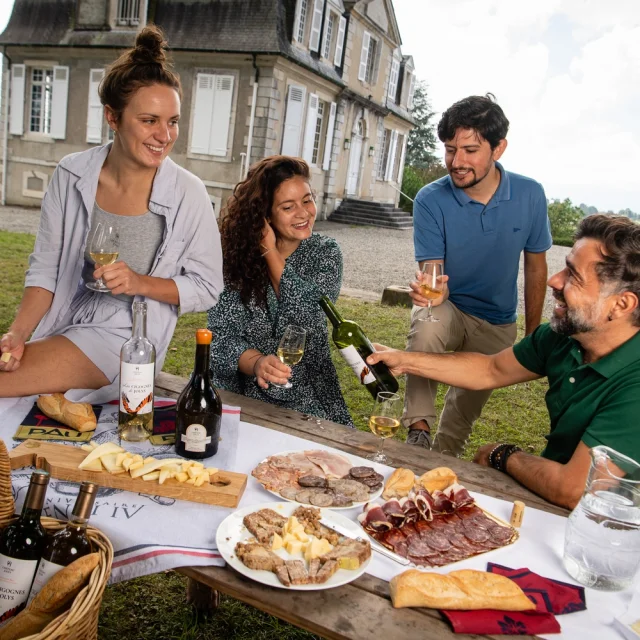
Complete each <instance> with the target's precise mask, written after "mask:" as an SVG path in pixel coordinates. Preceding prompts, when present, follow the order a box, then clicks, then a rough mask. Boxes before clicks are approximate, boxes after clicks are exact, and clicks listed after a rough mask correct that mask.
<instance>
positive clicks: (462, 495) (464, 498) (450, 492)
mask: <svg viewBox="0 0 640 640" xmlns="http://www.w3.org/2000/svg"><path fill="white" fill-rule="evenodd" d="M444 493H445V495H446V496H447V498H449V500H451V502H452V503H453V505H454V506H455V508H456V509H459V508H460V507H466V506H470V505H472V504H474V500H473V498H472V497H471V495H470V494H469V492H468V491H467V490H466V489H465V488H464V487H463V486H462V485H461V484H458V483H455V484H452V485H451V486H450V487H447V488H446V489H445V491H444Z"/></svg>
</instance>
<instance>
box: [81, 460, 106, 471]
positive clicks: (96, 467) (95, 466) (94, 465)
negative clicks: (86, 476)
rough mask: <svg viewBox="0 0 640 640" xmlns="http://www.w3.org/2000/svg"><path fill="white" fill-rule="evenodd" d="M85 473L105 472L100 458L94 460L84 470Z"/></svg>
mask: <svg viewBox="0 0 640 640" xmlns="http://www.w3.org/2000/svg"><path fill="white" fill-rule="evenodd" d="M83 471H104V467H103V466H102V462H100V458H97V459H96V460H92V461H91V462H90V463H89V464H88V465H86V466H85V467H84V468H83Z"/></svg>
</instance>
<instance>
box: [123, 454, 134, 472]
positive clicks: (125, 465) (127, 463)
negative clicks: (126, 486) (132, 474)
mask: <svg viewBox="0 0 640 640" xmlns="http://www.w3.org/2000/svg"><path fill="white" fill-rule="evenodd" d="M132 464H133V456H131V457H130V458H125V459H124V460H123V461H122V466H123V468H124V469H125V471H129V469H130V468H131V465H132Z"/></svg>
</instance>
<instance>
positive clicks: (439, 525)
mask: <svg viewBox="0 0 640 640" xmlns="http://www.w3.org/2000/svg"><path fill="white" fill-rule="evenodd" d="M429 526H430V527H431V528H432V529H446V528H447V523H446V522H445V521H444V520H443V519H442V518H441V517H440V516H434V518H433V520H431V522H429Z"/></svg>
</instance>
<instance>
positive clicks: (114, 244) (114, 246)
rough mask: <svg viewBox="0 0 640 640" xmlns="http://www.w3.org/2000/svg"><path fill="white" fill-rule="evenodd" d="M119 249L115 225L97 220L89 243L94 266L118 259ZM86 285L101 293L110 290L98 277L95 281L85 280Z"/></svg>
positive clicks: (110, 262) (118, 238) (102, 265)
mask: <svg viewBox="0 0 640 640" xmlns="http://www.w3.org/2000/svg"><path fill="white" fill-rule="evenodd" d="M119 249H120V236H119V235H118V230H117V229H116V228H115V227H112V226H110V225H106V224H103V223H102V222H98V224H97V225H96V230H95V231H94V232H93V237H92V238H91V244H90V245H89V255H90V256H91V259H92V260H93V261H94V262H95V264H96V268H97V267H98V266H100V267H104V266H106V265H108V264H113V263H114V262H115V261H116V260H117V259H118V254H119ZM86 286H87V288H88V289H91V290H92V291H100V292H102V293H109V291H110V289H109V287H107V285H106V284H105V283H104V280H103V279H102V278H98V279H97V280H96V281H95V282H87V283H86Z"/></svg>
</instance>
